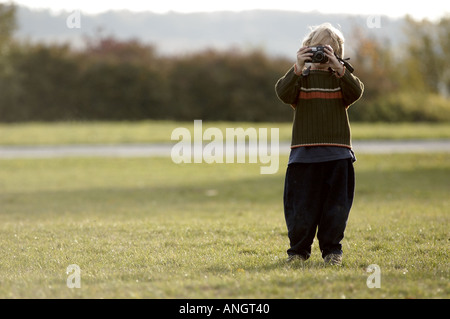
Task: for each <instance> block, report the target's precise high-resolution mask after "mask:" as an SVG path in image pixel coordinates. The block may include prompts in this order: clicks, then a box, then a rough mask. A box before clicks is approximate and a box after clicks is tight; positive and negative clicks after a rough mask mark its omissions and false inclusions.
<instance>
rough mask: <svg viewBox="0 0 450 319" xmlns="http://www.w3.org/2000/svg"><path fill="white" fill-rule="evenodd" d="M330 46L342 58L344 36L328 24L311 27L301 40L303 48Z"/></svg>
mask: <svg viewBox="0 0 450 319" xmlns="http://www.w3.org/2000/svg"><path fill="white" fill-rule="evenodd" d="M317 45H330V46H331V47H332V48H333V51H334V52H335V53H336V54H337V55H338V56H339V57H341V58H342V57H343V56H344V35H343V34H342V32H341V31H339V30H338V29H336V28H335V27H333V26H332V25H331V24H330V23H323V24H321V25H319V26H316V27H312V28H311V32H310V33H309V34H308V35H307V36H306V37H305V39H304V40H303V46H317Z"/></svg>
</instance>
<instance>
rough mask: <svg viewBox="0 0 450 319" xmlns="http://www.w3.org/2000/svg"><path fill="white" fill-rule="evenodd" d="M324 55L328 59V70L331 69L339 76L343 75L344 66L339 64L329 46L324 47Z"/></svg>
mask: <svg viewBox="0 0 450 319" xmlns="http://www.w3.org/2000/svg"><path fill="white" fill-rule="evenodd" d="M324 47H325V55H326V56H327V57H328V65H329V66H330V68H332V69H333V70H334V71H336V72H337V73H339V75H342V74H343V73H344V66H343V65H342V63H341V62H339V60H338V59H337V58H336V56H335V55H334V51H333V48H332V47H331V46H330V45H325V46H324Z"/></svg>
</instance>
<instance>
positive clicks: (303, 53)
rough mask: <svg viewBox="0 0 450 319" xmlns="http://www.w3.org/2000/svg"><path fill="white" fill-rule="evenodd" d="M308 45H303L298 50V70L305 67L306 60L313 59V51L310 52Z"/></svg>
mask: <svg viewBox="0 0 450 319" xmlns="http://www.w3.org/2000/svg"><path fill="white" fill-rule="evenodd" d="M308 51H309V48H308V47H303V48H301V49H300V50H298V51H297V62H296V64H297V70H298V71H301V70H303V68H304V67H305V61H306V60H311V57H312V56H313V54H312V53H309V52H308Z"/></svg>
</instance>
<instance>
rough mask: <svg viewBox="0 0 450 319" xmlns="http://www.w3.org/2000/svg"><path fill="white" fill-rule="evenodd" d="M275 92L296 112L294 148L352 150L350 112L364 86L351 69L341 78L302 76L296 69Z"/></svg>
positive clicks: (317, 72)
mask: <svg viewBox="0 0 450 319" xmlns="http://www.w3.org/2000/svg"><path fill="white" fill-rule="evenodd" d="M275 90H276V93H277V96H278V98H279V99H280V100H281V101H283V102H284V103H286V104H289V105H291V106H292V108H293V109H294V123H293V128H292V141H291V148H295V147H300V146H341V147H347V148H351V147H352V144H351V133H350V124H349V120H348V114H347V109H348V107H349V106H350V105H352V104H353V103H355V102H356V101H357V100H358V99H359V98H360V97H361V96H362V94H363V91H364V85H363V83H362V82H361V81H360V80H359V79H358V78H357V77H356V76H354V75H353V74H352V73H350V72H349V71H348V70H347V69H345V73H344V74H343V75H342V76H341V77H338V76H337V75H336V73H333V72H331V71H328V70H311V71H310V72H309V74H308V75H300V76H298V75H296V74H295V73H294V67H292V68H291V69H290V70H289V71H288V72H287V73H286V74H285V75H284V76H283V77H282V78H281V79H279V80H278V82H277V83H276V85H275Z"/></svg>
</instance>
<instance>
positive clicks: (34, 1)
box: [0, 0, 450, 20]
mask: <svg viewBox="0 0 450 319" xmlns="http://www.w3.org/2000/svg"><path fill="white" fill-rule="evenodd" d="M8 2H11V1H3V0H0V3H8ZM12 2H13V3H16V4H21V5H25V6H28V7H31V8H49V9H51V10H53V11H55V12H58V11H61V10H65V11H73V10H81V12H84V13H86V14H88V13H100V12H104V11H108V10H120V9H127V10H130V11H152V12H156V13H165V12H168V11H176V12H182V13H190V12H211V11H243V10H251V9H274V10H289V11H319V12H323V13H349V14H368V15H387V16H390V17H403V16H405V15H406V14H409V15H411V16H412V17H414V18H416V19H423V18H428V19H431V20H434V19H438V18H440V17H442V16H443V15H445V14H447V15H450V1H448V0H426V1H423V0H413V1H411V0H410V1H403V0H402V1H395V0H369V1H367V0H349V1H344V0H318V1H314V0H309V1H308V0H306V1H305V0H303V1H302V0H226V1H222V0H208V1H205V0H157V1H144V0H127V1H123V0H121V1H117V0H109V1H103V0H102V1H99V0H97V1H95V0H17V1H12Z"/></svg>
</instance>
